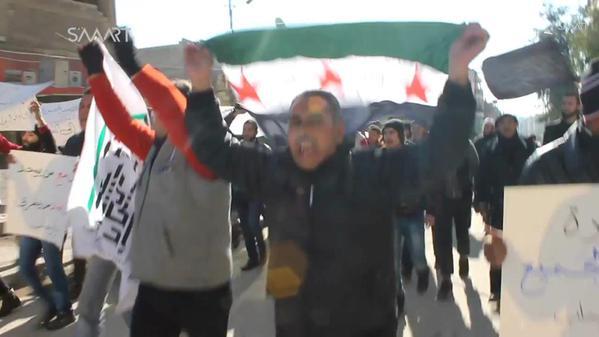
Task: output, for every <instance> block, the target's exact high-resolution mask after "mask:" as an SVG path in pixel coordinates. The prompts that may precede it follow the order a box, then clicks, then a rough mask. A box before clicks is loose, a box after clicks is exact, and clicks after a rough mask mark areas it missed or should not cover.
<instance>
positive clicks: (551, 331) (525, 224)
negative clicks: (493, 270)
mask: <svg viewBox="0 0 599 337" xmlns="http://www.w3.org/2000/svg"><path fill="white" fill-rule="evenodd" d="M598 206H599V185H590V184H588V185H559V186H535V187H512V188H506V190H505V216H504V238H505V240H506V244H507V247H508V255H507V259H506V261H505V263H504V266H503V284H502V302H501V336H502V337H521V336H543V337H591V336H593V337H596V336H597V335H598V333H599V207H598Z"/></svg>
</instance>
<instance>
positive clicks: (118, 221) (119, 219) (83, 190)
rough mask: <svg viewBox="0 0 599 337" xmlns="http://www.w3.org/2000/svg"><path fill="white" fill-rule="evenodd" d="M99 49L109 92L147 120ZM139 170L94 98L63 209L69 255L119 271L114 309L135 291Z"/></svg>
mask: <svg viewBox="0 0 599 337" xmlns="http://www.w3.org/2000/svg"><path fill="white" fill-rule="evenodd" d="M101 47H102V51H103V53H104V72H105V73H106V76H107V77H108V79H109V81H110V83H111V84H112V87H113V89H114V92H115V93H116V94H117V96H118V97H119V99H120V100H121V102H122V103H123V105H124V106H125V107H126V108H127V111H129V112H130V113H131V114H132V117H133V118H137V119H144V120H147V113H148V112H147V108H146V105H145V103H144V100H143V98H142V96H141V94H140V93H139V91H138V90H137V88H136V87H135V85H134V84H133V83H132V82H131V80H130V79H129V77H128V76H127V74H125V72H124V71H123V70H122V69H121V68H120V66H119V65H118V64H117V63H116V61H115V60H114V59H113V58H112V56H111V55H110V53H109V52H108V51H107V49H106V48H105V47H104V45H101ZM108 113H110V112H108ZM141 169H142V163H141V161H140V160H139V158H137V157H136V156H135V155H134V154H133V153H131V151H130V150H129V149H128V148H127V147H126V146H125V145H123V144H122V143H121V142H119V141H118V140H116V138H115V137H114V135H113V134H112V133H111V132H110V130H109V129H108V127H107V126H106V124H105V123H104V119H103V118H102V115H101V114H100V112H99V111H98V108H97V106H96V103H95V100H94V101H93V102H92V106H91V108H90V112H89V118H88V119H87V125H86V131H85V142H84V144H83V150H82V153H81V157H80V159H79V164H78V166H77V171H76V173H75V179H74V181H73V186H72V188H71V193H70V195H69V201H68V206H67V207H68V210H69V223H70V225H71V226H72V229H73V246H74V255H75V256H77V257H90V256H93V255H96V256H99V257H101V258H103V259H105V260H110V261H113V262H114V263H115V264H116V265H117V267H118V268H119V270H120V271H121V288H120V291H119V296H120V300H119V306H118V307H117V309H118V310H119V311H124V310H127V309H130V308H131V307H132V306H133V303H134V300H135V296H136V294H137V281H134V280H132V279H131V278H130V270H131V268H130V259H129V250H130V246H131V234H132V230H133V221H134V217H135V214H134V208H135V186H136V183H137V180H138V176H139V175H140V173H141Z"/></svg>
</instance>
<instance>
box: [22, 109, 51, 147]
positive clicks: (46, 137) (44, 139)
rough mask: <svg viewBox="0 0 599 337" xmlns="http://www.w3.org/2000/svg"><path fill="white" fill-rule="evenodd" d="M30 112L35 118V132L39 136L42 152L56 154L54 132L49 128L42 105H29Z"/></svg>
mask: <svg viewBox="0 0 599 337" xmlns="http://www.w3.org/2000/svg"><path fill="white" fill-rule="evenodd" d="M29 111H30V112H31V113H32V114H33V116H34V117H35V130H36V131H37V132H38V134H39V137H40V144H41V145H42V147H41V148H42V151H43V152H46V153H56V141H55V140H54V136H53V135H52V131H50V128H48V125H47V124H46V121H45V120H44V117H43V116H42V110H41V107H40V104H39V103H38V102H37V101H32V102H31V105H29Z"/></svg>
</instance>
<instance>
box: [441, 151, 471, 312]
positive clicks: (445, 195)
mask: <svg viewBox="0 0 599 337" xmlns="http://www.w3.org/2000/svg"><path fill="white" fill-rule="evenodd" d="M464 157H465V159H464V160H463V161H462V164H461V165H460V166H459V167H458V169H457V170H454V171H453V172H452V173H451V174H450V175H448V176H447V178H446V180H445V186H443V187H442V188H441V190H440V193H439V195H438V196H437V198H436V200H437V202H436V205H435V206H436V207H435V208H436V209H435V211H436V212H435V213H436V214H435V215H436V220H435V226H434V228H433V233H434V235H433V244H434V248H435V260H436V262H435V266H436V267H437V269H438V270H439V274H440V275H439V276H440V277H439V279H440V282H439V291H438V293H437V299H438V300H440V301H443V300H447V299H449V297H450V295H451V291H452V289H453V284H452V282H451V275H452V274H453V271H454V267H453V233H452V229H453V228H454V225H455V234H456V235H455V236H456V239H457V248H458V253H459V254H460V260H459V275H460V277H461V278H463V279H466V278H467V277H468V275H469V272H470V265H469V261H468V255H469V254H470V234H469V230H470V222H471V218H472V193H473V187H474V185H473V183H474V176H476V173H477V170H478V165H479V159H478V154H477V152H476V148H475V146H474V144H473V143H472V142H470V144H469V147H468V149H467V150H466V154H465V156H464Z"/></svg>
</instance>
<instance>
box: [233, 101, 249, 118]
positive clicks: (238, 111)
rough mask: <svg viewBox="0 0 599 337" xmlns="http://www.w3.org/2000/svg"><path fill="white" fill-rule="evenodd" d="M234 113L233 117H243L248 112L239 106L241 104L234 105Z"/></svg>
mask: <svg viewBox="0 0 599 337" xmlns="http://www.w3.org/2000/svg"><path fill="white" fill-rule="evenodd" d="M233 109H234V111H235V115H237V116H238V115H243V114H244V113H247V112H248V111H247V110H246V109H245V108H244V107H242V106H241V104H239V103H235V107H234V108H233Z"/></svg>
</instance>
